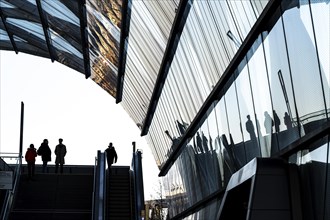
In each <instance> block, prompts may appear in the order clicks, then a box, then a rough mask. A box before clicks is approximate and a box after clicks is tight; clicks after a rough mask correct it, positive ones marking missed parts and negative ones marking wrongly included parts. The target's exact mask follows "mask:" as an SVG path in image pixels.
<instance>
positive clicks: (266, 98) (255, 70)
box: [249, 37, 283, 157]
mask: <svg viewBox="0 0 330 220" xmlns="http://www.w3.org/2000/svg"><path fill="white" fill-rule="evenodd" d="M260 43H261V38H260V37H259V38H258V40H257V41H256V42H255V47H257V48H256V49H255V52H254V54H253V56H252V57H251V59H250V61H249V72H250V77H251V87H252V93H253V101H254V106H255V116H254V118H255V124H256V132H257V136H258V138H259V143H260V148H261V155H262V157H270V155H271V150H273V151H277V146H273V148H271V141H272V140H271V135H270V134H267V133H266V127H265V123H264V122H265V121H264V117H265V112H272V106H271V98H270V93H269V84H268V78H267V69H266V65H265V62H264V60H265V57H264V53H263V48H262V45H261V44H260ZM261 94H262V95H261ZM260 123H262V125H263V126H260ZM282 124H283V123H282Z"/></svg>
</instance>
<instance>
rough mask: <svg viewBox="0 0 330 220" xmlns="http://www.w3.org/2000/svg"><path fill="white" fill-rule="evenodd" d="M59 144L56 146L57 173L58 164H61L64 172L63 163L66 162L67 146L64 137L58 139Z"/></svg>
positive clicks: (61, 170) (56, 169)
mask: <svg viewBox="0 0 330 220" xmlns="http://www.w3.org/2000/svg"><path fill="white" fill-rule="evenodd" d="M58 141H59V144H58V145H56V147H55V155H56V159H55V173H57V172H58V166H59V165H60V173H63V164H64V163H65V161H64V157H65V155H66V146H65V145H64V144H63V139H62V138H60V139H58Z"/></svg>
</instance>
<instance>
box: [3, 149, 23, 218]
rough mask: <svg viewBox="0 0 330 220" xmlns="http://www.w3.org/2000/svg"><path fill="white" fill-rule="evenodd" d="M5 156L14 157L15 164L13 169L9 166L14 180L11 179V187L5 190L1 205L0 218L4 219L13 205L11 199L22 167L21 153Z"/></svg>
mask: <svg viewBox="0 0 330 220" xmlns="http://www.w3.org/2000/svg"><path fill="white" fill-rule="evenodd" d="M2 158H4V157H3V156H1V160H2V162H3V163H5V164H6V165H7V166H8V167H10V166H9V165H8V164H7V163H6V162H5V161H4V160H3V159H2ZM7 158H11V159H16V160H17V161H16V165H15V169H14V170H12V168H10V169H11V170H12V171H13V174H14V181H13V188H12V189H11V190H10V189H9V190H6V196H5V199H4V202H3V206H2V209H1V213H0V214H1V215H0V217H1V220H6V219H7V218H8V216H9V213H10V210H11V208H12V205H13V201H14V197H15V194H16V190H17V187H18V182H19V180H20V176H21V175H20V174H21V168H22V154H21V153H19V154H18V156H16V157H7Z"/></svg>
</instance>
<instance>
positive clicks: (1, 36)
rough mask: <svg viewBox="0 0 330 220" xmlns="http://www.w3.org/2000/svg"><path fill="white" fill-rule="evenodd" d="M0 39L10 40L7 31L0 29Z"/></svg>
mask: <svg viewBox="0 0 330 220" xmlns="http://www.w3.org/2000/svg"><path fill="white" fill-rule="evenodd" d="M0 40H2V41H10V39H9V36H8V34H7V31H4V30H2V29H0Z"/></svg>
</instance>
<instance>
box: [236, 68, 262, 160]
mask: <svg viewBox="0 0 330 220" xmlns="http://www.w3.org/2000/svg"><path fill="white" fill-rule="evenodd" d="M244 63H245V62H244ZM235 83H236V88H237V98H238V106H239V112H240V118H241V121H242V123H241V124H240V127H241V130H242V133H243V140H244V146H245V156H246V160H247V161H246V162H249V161H250V160H252V159H253V158H255V157H259V156H261V152H260V148H259V142H258V139H257V127H256V120H255V113H254V107H253V104H252V95H251V87H250V78H249V74H248V67H247V65H245V67H244V68H243V69H242V70H241V71H240V74H239V76H238V77H237V79H236V81H235Z"/></svg>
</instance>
